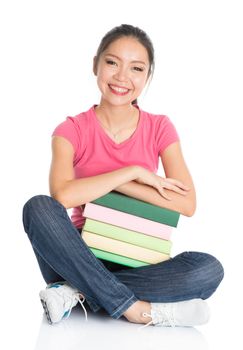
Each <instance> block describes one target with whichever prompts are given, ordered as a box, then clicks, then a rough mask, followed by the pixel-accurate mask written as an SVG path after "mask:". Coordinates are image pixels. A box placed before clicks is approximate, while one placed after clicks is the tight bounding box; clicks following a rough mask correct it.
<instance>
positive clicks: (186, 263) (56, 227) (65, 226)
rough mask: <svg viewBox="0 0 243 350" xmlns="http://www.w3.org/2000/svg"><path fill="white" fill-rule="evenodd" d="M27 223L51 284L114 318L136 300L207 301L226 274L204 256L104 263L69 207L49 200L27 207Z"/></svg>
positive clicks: (186, 254)
mask: <svg viewBox="0 0 243 350" xmlns="http://www.w3.org/2000/svg"><path fill="white" fill-rule="evenodd" d="M23 223H24V229H25V231H26V233H27V234H28V237H29V239H30V242H31V244H32V247H33V250H34V252H35V255H36V258H37V260H38V263H39V266H40V270H41V273H42V275H43V278H44V279H45V281H46V283H47V284H48V283H53V282H57V281H62V280H65V281H67V282H68V283H69V284H70V285H71V286H73V287H75V288H77V289H78V290H79V291H80V293H82V294H83V295H84V296H85V299H86V301H87V303H88V305H89V307H90V308H91V310H92V311H94V312H96V311H98V310H99V309H100V308H103V309H105V310H106V311H107V312H108V313H109V315H110V316H111V317H112V318H115V319H118V318H119V317H121V316H122V314H123V313H124V312H125V311H126V310H127V309H128V308H129V307H130V306H131V305H132V304H133V303H135V302H136V301H137V300H143V301H148V302H175V301H182V300H189V299H194V298H202V299H207V298H208V297H210V296H211V295H212V293H213V292H214V291H215V290H216V289H217V287H218V285H219V284H220V282H221V280H222V278H223V275H224V271H223V267H222V265H221V263H220V262H219V261H218V260H217V259H216V258H215V257H213V256H212V255H209V254H206V253H199V252H184V253H181V254H179V255H177V256H175V257H174V258H171V259H170V260H167V261H165V262H161V263H158V264H153V265H147V266H143V267H138V268H129V267H127V268H126V267H124V266H121V265H119V264H114V263H109V262H105V261H102V260H100V259H98V258H96V257H95V255H94V254H93V253H92V252H91V250H90V249H89V248H88V246H87V245H86V243H85V242H84V241H83V239H82V237H81V235H80V232H79V230H78V229H77V228H76V227H75V226H74V225H73V224H72V222H71V220H70V218H69V216H68V213H67V210H66V209H65V207H63V205H61V204H60V203H59V202H57V201H56V200H55V199H53V198H52V197H49V196H45V195H39V196H35V197H33V198H31V199H30V200H29V201H28V202H27V203H26V204H25V206H24V209H23Z"/></svg>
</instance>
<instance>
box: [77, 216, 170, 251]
mask: <svg viewBox="0 0 243 350" xmlns="http://www.w3.org/2000/svg"><path fill="white" fill-rule="evenodd" d="M83 230H84V231H88V232H92V233H96V234H98V235H101V236H105V237H109V238H113V239H116V240H118V241H123V242H127V243H131V244H134V245H136V246H139V247H144V248H148V249H151V250H156V251H158V252H161V253H166V254H170V250H171V246H172V243H171V241H167V240H164V239H161V238H157V237H153V236H149V235H145V234H143V233H140V232H135V231H130V230H127V229H125V228H122V227H119V226H114V225H111V224H107V223H104V222H101V221H97V220H92V219H86V221H85V224H84V227H83Z"/></svg>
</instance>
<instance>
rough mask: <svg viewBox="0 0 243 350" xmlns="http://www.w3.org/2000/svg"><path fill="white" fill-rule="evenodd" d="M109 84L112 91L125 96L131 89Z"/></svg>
mask: <svg viewBox="0 0 243 350" xmlns="http://www.w3.org/2000/svg"><path fill="white" fill-rule="evenodd" d="M108 86H109V88H110V90H111V92H112V93H113V94H115V95H120V96H123V95H126V94H127V93H128V92H129V91H130V90H129V89H126V88H122V87H119V86H116V85H112V84H108Z"/></svg>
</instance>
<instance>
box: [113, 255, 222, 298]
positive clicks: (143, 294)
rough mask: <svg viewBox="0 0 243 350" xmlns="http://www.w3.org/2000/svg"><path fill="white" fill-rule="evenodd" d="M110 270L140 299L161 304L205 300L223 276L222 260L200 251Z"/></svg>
mask: <svg viewBox="0 0 243 350" xmlns="http://www.w3.org/2000/svg"><path fill="white" fill-rule="evenodd" d="M113 273H114V275H115V276H116V277H117V278H118V279H119V280H120V281H121V282H122V283H124V284H125V285H126V286H127V287H128V288H129V289H131V290H132V291H133V292H134V294H135V295H136V297H137V298H138V299H139V300H147V301H150V302H163V303H167V302H174V301H182V300H190V299H194V298H201V299H207V298H209V297H210V296H211V295H212V294H213V292H214V291H215V290H216V289H217V287H218V285H219V284H220V282H221V280H222V279H223V276H224V270H223V267H222V265H221V263H220V262H219V261H218V260H217V259H216V258H215V257H213V256H212V255H210V254H207V253H200V252H184V253H181V254H179V255H177V256H175V257H174V258H171V259H170V260H167V261H164V262H161V263H158V264H154V265H147V266H143V267H138V268H134V269H126V270H120V271H115V272H113Z"/></svg>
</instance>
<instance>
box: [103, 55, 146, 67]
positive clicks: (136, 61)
mask: <svg viewBox="0 0 243 350" xmlns="http://www.w3.org/2000/svg"><path fill="white" fill-rule="evenodd" d="M105 56H112V57H115V58H117V59H118V60H119V61H121V58H120V57H118V56H116V55H113V54H112V53H107V54H106V55H105ZM131 63H141V64H144V65H145V66H146V63H145V62H143V61H138V60H135V61H131Z"/></svg>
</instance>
